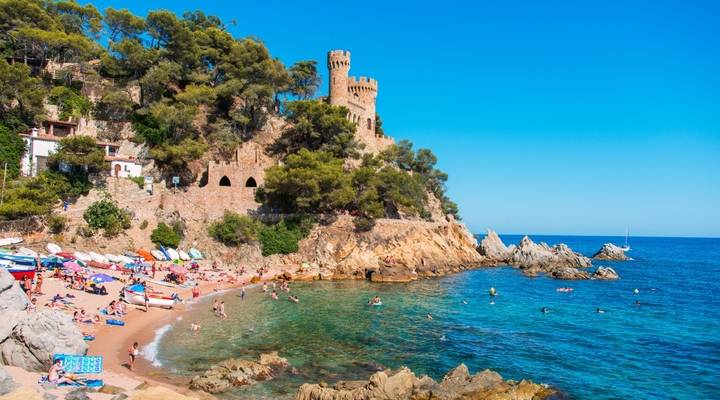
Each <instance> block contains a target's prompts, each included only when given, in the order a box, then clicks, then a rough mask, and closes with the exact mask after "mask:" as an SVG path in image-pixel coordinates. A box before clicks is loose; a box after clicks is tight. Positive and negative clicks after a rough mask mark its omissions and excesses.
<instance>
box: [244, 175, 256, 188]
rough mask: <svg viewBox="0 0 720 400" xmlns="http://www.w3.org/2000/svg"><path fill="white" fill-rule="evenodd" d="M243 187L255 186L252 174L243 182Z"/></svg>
mask: <svg viewBox="0 0 720 400" xmlns="http://www.w3.org/2000/svg"><path fill="white" fill-rule="evenodd" d="M245 187H257V182H255V178H253V177H252V176H251V177H249V178H248V180H247V181H246V182H245Z"/></svg>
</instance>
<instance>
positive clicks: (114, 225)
mask: <svg viewBox="0 0 720 400" xmlns="http://www.w3.org/2000/svg"><path fill="white" fill-rule="evenodd" d="M83 218H84V219H85V221H86V222H87V223H88V226H90V228H93V229H104V230H105V235H106V236H108V237H114V236H117V235H118V234H119V233H120V232H122V231H123V230H125V229H127V228H129V227H130V216H129V215H128V214H127V213H126V212H125V211H123V210H121V209H120V208H118V206H117V204H115V202H113V201H111V200H108V199H104V200H100V201H96V202H94V203H92V204H91V205H90V207H88V209H87V210H85V213H84V214H83Z"/></svg>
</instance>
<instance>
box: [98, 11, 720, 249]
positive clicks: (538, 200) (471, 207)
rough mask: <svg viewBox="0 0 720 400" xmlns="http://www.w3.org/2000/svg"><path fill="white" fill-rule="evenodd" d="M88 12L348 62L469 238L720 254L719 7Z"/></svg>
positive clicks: (290, 57)
mask: <svg viewBox="0 0 720 400" xmlns="http://www.w3.org/2000/svg"><path fill="white" fill-rule="evenodd" d="M94 4H96V5H97V6H98V7H99V8H104V7H106V6H108V5H112V6H114V7H115V8H123V7H127V8H130V9H131V10H132V11H134V12H135V13H137V14H142V15H144V14H145V13H146V12H147V10H148V9H159V8H166V9H170V10H173V11H176V12H180V13H182V11H185V10H192V9H202V10H204V11H206V12H207V13H210V14H215V15H218V16H220V17H221V18H222V19H223V20H224V21H230V20H235V21H237V25H236V26H234V27H231V31H232V32H233V33H234V34H236V35H237V36H246V35H253V36H257V37H259V38H261V39H262V40H263V41H264V42H265V43H266V44H267V46H268V47H269V48H270V51H271V52H272V53H273V54H274V55H275V56H277V57H279V58H280V59H282V60H283V62H284V63H285V64H286V65H290V64H292V63H293V62H295V61H298V60H304V59H315V60H317V61H318V62H319V63H320V65H321V66H323V73H325V71H324V69H325V68H324V66H325V53H326V51H327V50H329V49H341V48H342V49H348V50H350V51H351V52H352V69H351V74H354V75H366V76H372V77H374V78H376V79H378V81H379V96H378V110H379V112H380V114H381V116H382V118H383V120H384V121H385V127H386V131H387V132H388V133H389V134H390V135H392V136H394V137H395V138H396V139H402V138H407V139H410V140H411V141H413V142H414V143H415V144H416V146H420V147H429V148H431V149H432V150H433V151H434V152H435V153H436V154H437V155H438V157H439V158H440V162H439V166H440V168H441V169H443V170H445V171H446V172H448V173H449V175H450V180H449V182H448V189H449V193H450V195H451V197H452V198H453V199H455V200H456V201H457V202H458V203H459V205H460V208H461V213H462V216H463V219H464V221H465V222H466V223H467V225H468V226H469V227H470V228H471V229H472V230H473V231H475V232H481V231H483V230H485V229H486V228H493V229H495V230H497V231H499V232H502V233H536V234H540V233H547V234H617V235H622V234H624V232H625V228H626V226H630V229H631V233H632V234H635V235H665V236H720V24H719V23H718V22H717V17H718V15H720V2H716V1H687V0H679V1H652V0H649V1H569V0H568V1H552V0H549V1H511V0H510V1H492V2H491V1H478V2H418V1H407V2H398V1H388V0H385V1H380V2H376V1H364V2H361V1H353V2H341V1H334V2H326V3H325V4H321V3H320V2H315V1H303V2H300V1H263V2H249V1H243V2H220V1H142V2H141V1H136V0H131V1H119V0H113V1H97V2H94ZM325 83H326V81H324V82H323V89H322V93H321V94H324V93H326V91H327V89H326V87H325Z"/></svg>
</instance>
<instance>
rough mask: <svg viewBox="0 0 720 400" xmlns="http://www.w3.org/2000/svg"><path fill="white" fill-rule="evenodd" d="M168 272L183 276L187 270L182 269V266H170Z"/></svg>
mask: <svg viewBox="0 0 720 400" xmlns="http://www.w3.org/2000/svg"><path fill="white" fill-rule="evenodd" d="M170 272H172V273H174V274H178V275H184V274H187V273H188V270H187V268H185V267H183V266H182V265H171V266H170Z"/></svg>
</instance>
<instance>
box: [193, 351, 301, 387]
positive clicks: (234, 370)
mask: <svg viewBox="0 0 720 400" xmlns="http://www.w3.org/2000/svg"><path fill="white" fill-rule="evenodd" d="M290 368H291V366H290V363H289V362H288V361H287V360H286V359H285V358H282V357H280V356H278V354H277V352H272V353H268V354H262V355H260V359H259V361H250V360H240V359H237V358H231V359H228V360H225V361H222V362H220V363H219V364H217V365H214V366H213V367H212V368H210V369H209V370H207V371H205V372H204V373H203V374H202V375H198V376H195V377H194V378H192V380H191V381H190V388H191V389H194V390H202V391H204V392H207V393H221V392H224V391H226V390H229V389H230V388H232V387H238V386H246V385H253V384H255V383H257V382H258V381H264V380H268V379H272V378H273V376H274V374H276V373H278V372H280V371H284V370H286V369H290Z"/></svg>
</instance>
